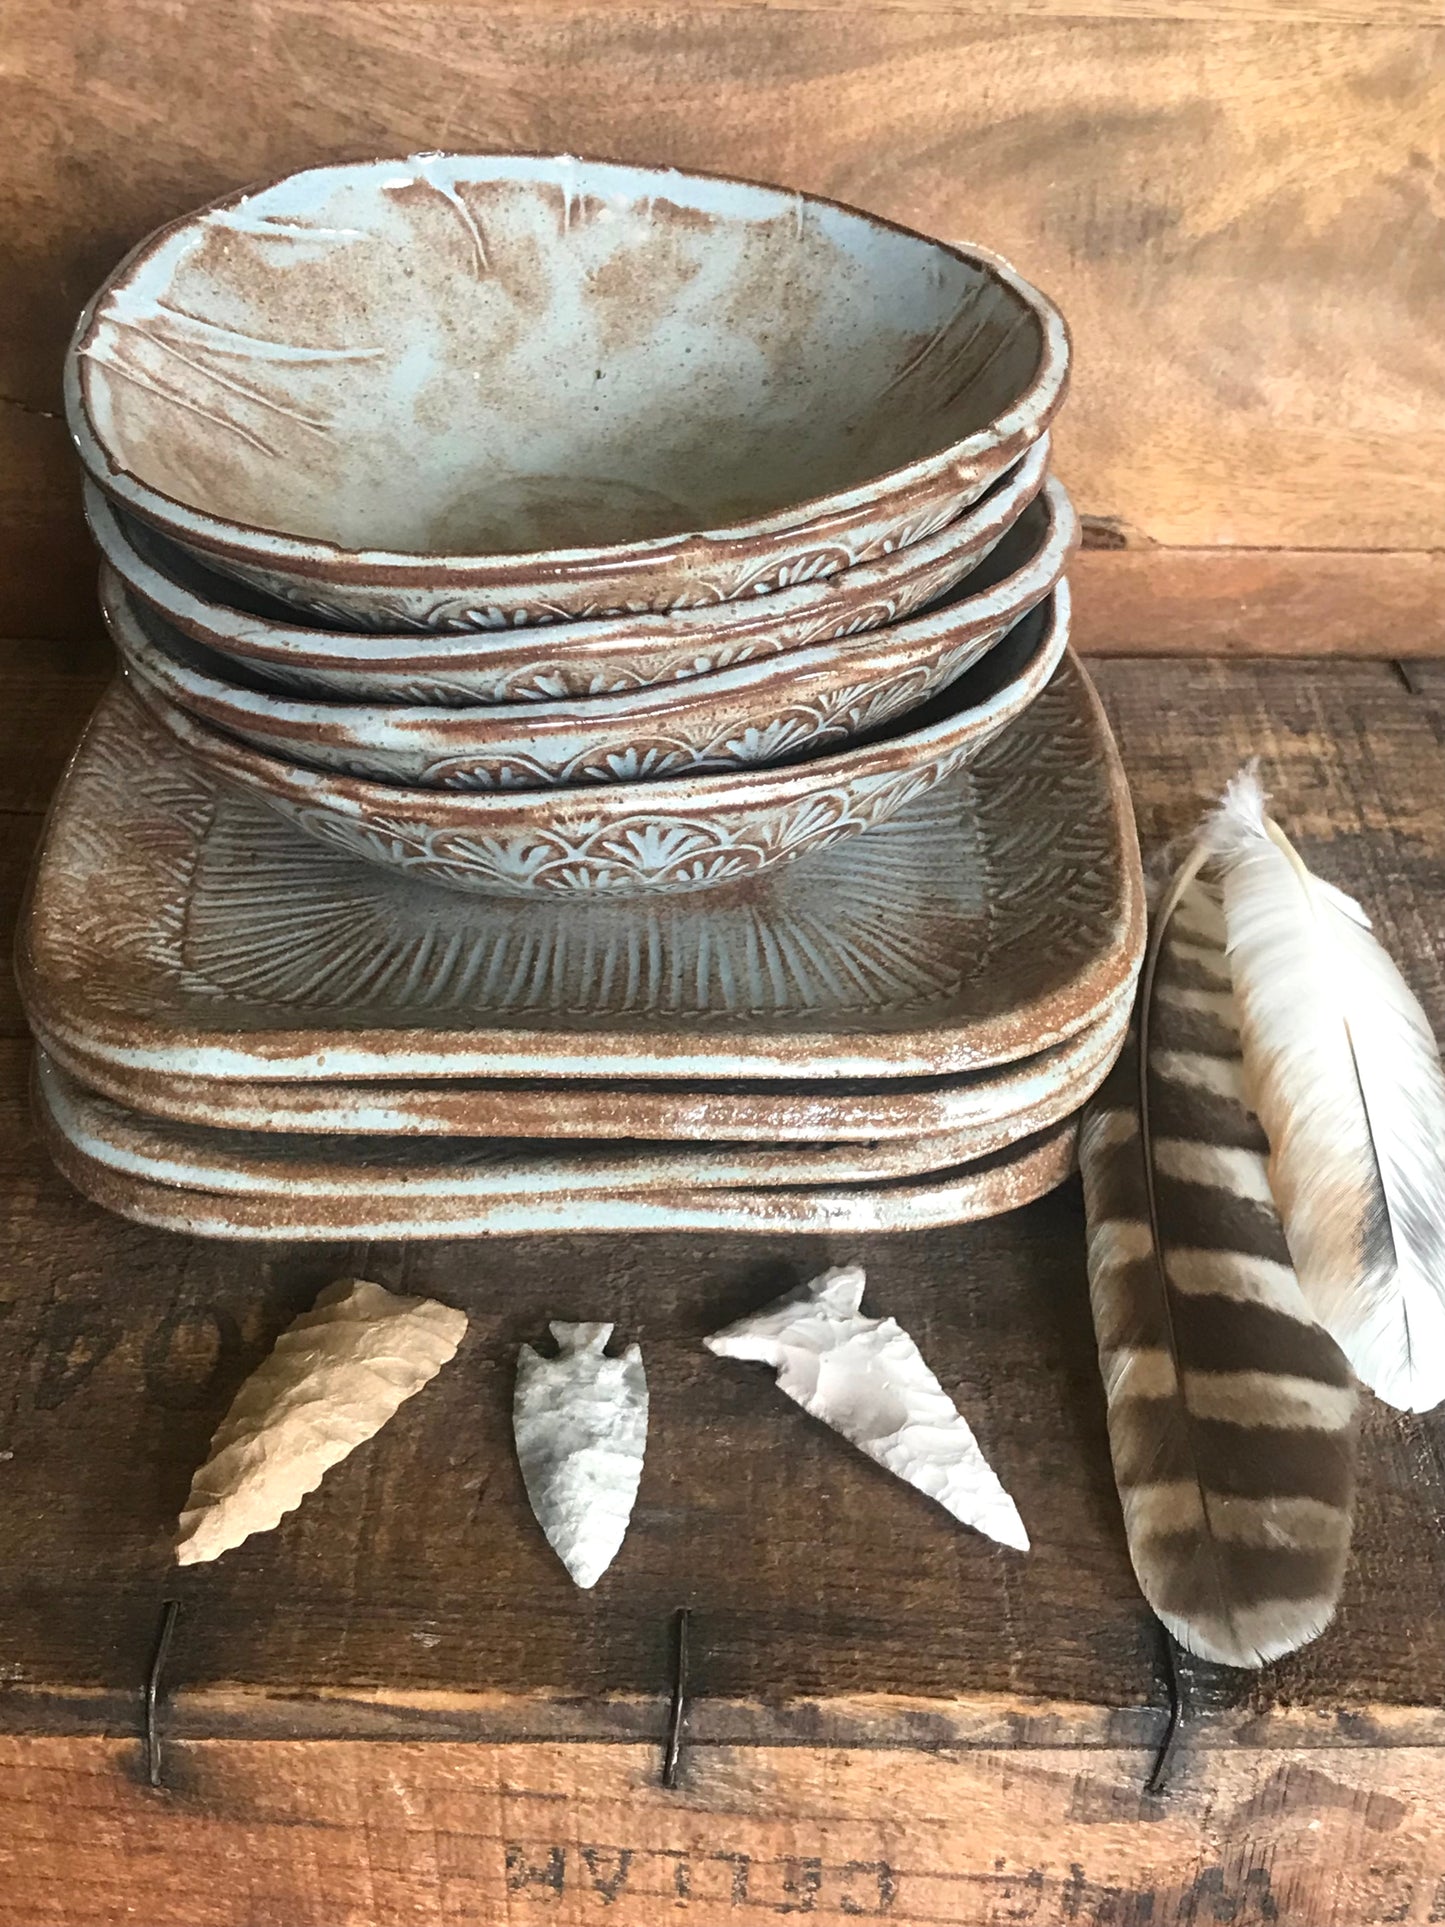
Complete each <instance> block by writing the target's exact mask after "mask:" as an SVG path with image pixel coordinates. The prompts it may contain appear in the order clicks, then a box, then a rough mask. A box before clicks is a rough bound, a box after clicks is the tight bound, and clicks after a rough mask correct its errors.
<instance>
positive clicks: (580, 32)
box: [0, 0, 1445, 646]
mask: <svg viewBox="0 0 1445 1927" xmlns="http://www.w3.org/2000/svg"><path fill="white" fill-rule="evenodd" d="M1087 11H1088V14H1089V17H1079V18H1075V17H1064V16H1055V15H1053V14H1051V13H1049V12H1047V11H1039V12H1037V13H1035V12H1029V13H1027V14H1024V13H1009V12H1007V11H1005V12H996V11H990V12H987V13H984V12H969V11H961V10H957V9H955V8H953V7H949V6H928V5H912V4H910V5H908V6H901V7H862V6H859V5H857V4H856V0H854V4H851V5H846V6H842V5H828V4H820V5H809V6H806V7H803V6H799V7H794V6H783V7H778V6H772V5H763V4H760V5H756V6H734V7H689V8H685V9H657V8H653V9H645V8H636V7H632V6H622V5H606V4H596V3H594V4H588V5H572V4H566V5H563V4H551V3H550V0H549V3H546V4H544V3H543V0H533V3H532V4H529V5H504V6H496V7H479V6H472V5H457V4H453V0H410V3H409V4H407V5H405V6H391V5H383V4H380V0H369V3H368V4H352V5H347V6H344V7H323V6H322V5H320V4H319V0H228V4H227V5H225V6H223V7H210V6H202V5H201V4H199V0H125V4H122V3H121V0H91V4H88V5H86V6H84V7H74V8H43V7H42V8H21V7H19V6H15V7H14V8H13V9H12V24H11V25H10V27H9V29H8V32H7V35H6V51H5V56H4V58H5V61H6V66H5V70H4V73H5V77H3V78H0V96H3V97H4V98H5V100H6V101H7V104H11V105H12V118H13V119H14V120H15V123H16V124H17V125H19V124H23V125H24V126H25V128H26V132H27V138H26V139H25V140H24V141H16V142H13V143H11V144H10V145H9V146H8V147H7V149H6V152H5V158H4V161H3V164H0V207H3V208H6V209H8V210H10V211H11V214H12V217H13V218H11V219H10V220H9V221H8V222H7V223H6V224H5V239H4V240H3V242H0V395H3V396H5V397H7V398H8V405H0V631H4V630H5V629H9V630H10V631H11V632H12V633H13V632H15V631H16V630H18V629H23V630H25V631H28V632H31V633H37V634H44V633H51V634H65V633H69V632H70V631H71V630H72V629H73V628H74V626H75V625H76V624H77V623H78V622H80V621H81V620H83V616H84V609H85V603H84V600H83V597H82V594H81V591H80V587H79V584H80V582H81V580H82V578H83V574H84V565H83V557H84V553H85V550H84V545H83V540H82V538H81V536H80V534H79V531H78V523H77V519H76V505H75V489H74V482H73V476H72V473H71V464H70V459H69V455H68V451H67V448H66V444H65V437H64V431H63V428H62V426H61V424H60V423H59V422H58V421H55V420H52V419H50V418H49V415H48V414H47V412H46V411H50V412H51V413H53V411H54V410H55V408H56V405H57V404H56V396H57V392H58V368H59V360H60V354H61V350H62V347H63V343H64V340H65V336H66V333H67V331H68V329H69V326H70V324H71V320H72V318H73V316H74V314H75V312H76V310H77V309H78V307H79V306H80V303H81V302H82V300H83V299H84V297H85V295H86V293H87V292H88V291H89V289H90V288H91V287H92V286H93V285H94V284H95V282H96V281H97V280H98V279H99V277H100V276H101V275H102V274H103V273H104V272H105V270H106V269H107V268H108V267H109V266H110V265H111V264H112V263H113V262H114V261H115V260H116V259H117V258H118V256H119V255H120V254H121V253H122V252H123V251H124V250H125V248H127V247H128V246H129V245H130V244H131V243H132V242H133V241H135V240H136V239H137V238H139V236H140V235H142V234H143V233H144V232H146V231H147V230H148V229H149V228H150V227H151V226H153V225H154V224H155V223H156V222H158V221H160V220H163V219H166V218H169V217H171V216H173V215H175V214H177V213H180V212H181V211H183V210H184V209H186V208H188V207H191V206H193V205H195V204H196V203H198V202H200V201H202V200H204V199H205V198H207V197H208V196H210V195H213V194H216V193H219V192H222V191H224V190H226V189H229V188H232V187H234V186H236V185H238V184H240V183H243V182H245V181H246V180H248V179H254V178H258V177H261V176H264V175H267V174H271V173H275V172H277V171H280V170H283V169H285V168H288V167H295V166H299V165H303V164H306V163H308V162H312V161H316V160H321V159H325V158H330V157H340V156H355V155H358V154H364V153H369V152H375V151H377V150H378V149H386V148H391V149H394V150H402V149H406V148H414V147H419V146H427V147H432V146H443V145H450V146H460V147H467V146H480V147H498V146H509V145H511V146H523V147H542V148H558V147H565V148H570V149H572V150H574V151H575V150H581V151H596V152H613V153H619V154H623V155H626V156H628V157H631V158H636V159H643V160H671V161H675V162H677V163H679V164H682V165H689V166H699V167H705V168H713V169H721V170H734V171H740V172H746V173H751V174H755V175H763V176H771V177H775V178H780V179H784V180H787V181H790V182H793V183H796V184H797V185H799V186H802V187H805V188H811V189H816V190H820V191H823V192H826V193H831V194H836V195H840V196H842V197H844V198H846V199H851V200H854V201H857V202H860V203H862V204H864V205H866V206H869V207H872V208H876V209H877V210H878V211H880V212H882V213H885V214H888V215H892V216H895V217H897V218H901V219H904V220H908V221H912V222H916V223H918V224H920V225H922V226H924V227H926V228H929V229H931V230H933V231H936V232H939V233H942V234H945V235H950V234H951V235H960V236H962V235H968V236H973V237H975V238H979V239H983V240H985V241H987V242H989V243H990V244H992V245H994V246H996V247H998V248H999V249H1000V250H1001V251H1002V252H1004V253H1005V254H1008V255H1010V256H1011V257H1013V258H1014V259H1015V260H1017V261H1018V263H1019V264H1020V266H1022V267H1023V268H1024V269H1025V271H1026V272H1028V273H1030V274H1031V275H1033V276H1034V277H1035V278H1037V279H1038V280H1039V282H1040V283H1041V284H1042V285H1043V286H1045V287H1046V288H1048V289H1049V290H1050V291H1051V292H1052V293H1054V294H1055V295H1056V296H1057V297H1058V299H1059V300H1060V302H1061V303H1062V305H1063V306H1064V308H1065V310H1066V311H1067V313H1068V314H1069V316H1070V319H1071V322H1072V324H1073V327H1074V330H1075V335H1076V343H1077V379H1076V382H1075V387H1074V396H1073V401H1072V403H1071V406H1070V409H1069V411H1068V414H1067V416H1066V419H1065V422H1064V425H1063V427H1062V429H1061V432H1060V460H1061V466H1062V470H1063V473H1064V475H1065V478H1066V480H1067V481H1068V482H1069V483H1070V485H1071V486H1072V487H1073V489H1074V490H1075V492H1076V494H1077V497H1078V500H1079V503H1080V506H1081V508H1082V509H1083V510H1084V511H1085V512H1086V513H1088V514H1090V515H1094V516H1098V517H1104V518H1110V520H1111V521H1113V522H1114V523H1116V524H1118V525H1120V526H1122V527H1124V528H1126V529H1127V530H1129V531H1130V532H1131V533H1132V534H1133V535H1134V536H1136V537H1138V538H1142V539H1147V540H1149V541H1152V542H1155V543H1158V544H1162V545H1165V546H1168V547H1180V546H1200V545H1203V546H1221V545H1222V546H1232V545H1236V544H1237V545H1241V546H1244V547H1247V548H1270V549H1273V548H1286V549H1290V548H1306V549H1315V548H1342V549H1346V550H1351V551H1359V550H1374V549H1382V550H1389V551H1396V552H1398V551H1402V550H1403V551H1437V550H1441V549H1445V406H1442V397H1445V364H1442V359H1441V350H1440V334H1439V328H1438V314H1439V309H1440V305H1441V301H1442V297H1445V279H1442V275H1445V268H1442V263H1445V248H1442V246H1441V234H1442V216H1445V200H1442V187H1441V183H1442V178H1445V32H1442V30H1441V29H1440V26H1439V22H1438V19H1437V18H1436V17H1435V16H1434V15H1432V12H1431V10H1430V8H1429V7H1428V5H1422V6H1421V7H1420V8H1419V10H1418V11H1417V10H1416V9H1415V8H1414V7H1413V6H1405V5H1397V6H1395V7H1392V8H1391V9H1390V10H1389V13H1388V15H1385V14H1382V13H1380V12H1379V10H1377V9H1374V8H1370V9H1365V8H1363V6H1361V7H1360V8H1357V9H1353V8H1347V7H1342V8H1341V9H1339V10H1337V9H1335V8H1334V7H1324V8H1321V9H1318V10H1315V9H1304V10H1297V9H1295V8H1293V7H1289V6H1276V7H1265V6H1263V5H1262V4H1261V5H1259V6H1257V7H1241V8H1239V9H1233V8H1230V9H1228V11H1227V13H1226V14H1224V15H1222V17H1217V18H1216V17H1202V16H1201V15H1196V13H1195V12H1194V10H1193V8H1192V7H1191V8H1189V9H1188V10H1176V9H1174V8H1172V7H1167V6H1162V7H1159V8H1157V9H1146V10H1145V12H1144V13H1142V14H1137V15H1136V14H1135V13H1134V12H1132V11H1130V12H1124V11H1122V10H1121V11H1117V12H1116V11H1114V9H1113V7H1112V5H1111V4H1110V5H1101V6H1100V7H1092V6H1091V7H1090V8H1089V9H1088V10H1087ZM1204 11H1205V12H1206V13H1208V14H1209V15H1211V16H1212V15H1213V14H1214V13H1215V12H1216V11H1218V10H1216V9H1214V8H1209V9H1206V10H1204ZM1316 11H1317V12H1320V13H1323V14H1326V15H1328V16H1330V17H1328V18H1324V19H1320V18H1313V17H1309V16H1310V15H1311V14H1313V13H1314V12H1316ZM1337 12H1338V17H1336V15H1337ZM1364 12H1368V14H1369V16H1370V17H1369V18H1368V19H1366V18H1361V17H1359V15H1360V14H1361V13H1364ZM1156 14H1158V15H1163V16H1165V17H1153V16H1154V15H1156ZM1387 19H1389V20H1394V21H1396V22H1397V24H1385V21H1386V20H1387ZM1412 21H1413V22H1414V24H1409V23H1410V22H1412ZM1155 561H1157V558H1155ZM1421 566H1423V567H1426V568H1428V567H1430V566H1432V565H1430V564H1428V563H1427V564H1422V565H1421ZM1153 567H1154V561H1151V562H1144V561H1141V562H1140V564H1139V565H1138V566H1137V579H1139V580H1141V581H1143V580H1148V579H1150V578H1151V571H1152V568H1153ZM1163 595H1164V600H1165V606H1166V610H1167V606H1168V602H1169V599H1170V592H1169V591H1168V590H1167V589H1166V590H1165V591H1164V592H1163ZM1233 634H1234V631H1233V630H1231V629H1230V628H1229V626H1228V624H1226V633H1225V638H1224V640H1225V642H1226V643H1228V642H1229V641H1230V638H1231V636H1232V635H1233ZM1251 646H1252V645H1251Z"/></svg>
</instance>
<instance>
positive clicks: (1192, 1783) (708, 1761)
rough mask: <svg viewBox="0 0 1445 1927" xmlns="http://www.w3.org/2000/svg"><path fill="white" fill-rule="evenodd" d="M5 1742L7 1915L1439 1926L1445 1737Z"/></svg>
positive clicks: (364, 1925) (423, 1922)
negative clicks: (1313, 1748) (1155, 1770)
mask: <svg viewBox="0 0 1445 1927" xmlns="http://www.w3.org/2000/svg"><path fill="white" fill-rule="evenodd" d="M657 1760H658V1756H657V1752H656V1749H654V1748H651V1747H643V1746H636V1745H633V1746H612V1747H576V1746H572V1747H569V1746H546V1745H535V1746H517V1745H511V1746H497V1747H475V1746H459V1745H454V1744H446V1743H433V1744H431V1745H427V1746H416V1745H412V1746H402V1745H375V1744H372V1745H366V1744H356V1743H352V1744H344V1743H341V1744H338V1743H332V1744H324V1743H315V1742H312V1743H308V1744H300V1745H297V1744H290V1745H288V1744H284V1743H276V1742H273V1743H271V1744H269V1745H267V1744H257V1743H250V1744H246V1743H235V1742H231V1743H224V1744H216V1743H212V1744H209V1745H208V1744H199V1745H196V1744H187V1745H179V1746H173V1747H172V1748H171V1749H170V1750H169V1776H170V1780H171V1786H172V1790H171V1791H170V1792H169V1793H166V1794H164V1795H157V1794H155V1793H152V1792H151V1791H150V1790H149V1789H146V1788H143V1787H141V1786H139V1785H137V1784H136V1770H137V1764H138V1763H137V1760H136V1749H135V1748H134V1746H133V1745H129V1744H127V1743H125V1742H123V1741H118V1740H114V1739H112V1740H109V1741H103V1742H101V1741H92V1742H80V1741H74V1740H72V1741H55V1740H49V1741H31V1742H28V1743H23V1744H19V1745H17V1744H16V1743H13V1742H12V1743H10V1744H8V1745H7V1744H4V1743H0V1766H3V1769H4V1771H3V1776H0V1822H3V1829H0V1841H3V1844H0V1900H3V1901H4V1903H6V1906H7V1917H8V1918H10V1919H12V1920H14V1921H15V1922H16V1923H17V1927H19V1923H21V1922H23V1923H24V1927H113V1924H114V1923H117V1922H120V1921H123V1920H128V1919H132V1918H135V1917H136V1912H135V1910H136V1907H137V1903H138V1901H139V1902H140V1904H142V1905H143V1906H144V1910H145V1912H144V1918H145V1919H146V1921H147V1923H149V1927H279V1923H283V1922H284V1923H285V1927H441V1924H442V1923H443V1922H445V1923H449V1924H450V1923H457V1922H461V1921H502V1920H506V1921H508V1922H514V1923H515V1922H522V1921H531V1920H536V1921H551V1922H556V1923H558V1927H582V1923H590V1922H593V1921H596V1920H598V1919H604V1920H608V1921H611V1922H615V1923H616V1927H657V1923H659V1922H660V1921H664V1920H683V1921H686V1920H690V1919H696V1920H698V1921H705V1922H707V1923H709V1927H721V1923H726V1922H736V1923H739V1927H744V1924H745V1923H750V1922H761V1921H767V1920H774V1921H776V1920H777V1919H778V1918H779V1917H780V1916H781V1917H786V1916H789V1915H806V1916H807V1917H808V1919H809V1920H810V1921H811V1922H816V1923H817V1927H846V1923H851V1922H856V1921H858V1920H860V1919H861V1920H888V1921H891V1922H893V1923H894V1927H942V1924H944V1923H946V1927H1000V1923H1007V1922H1014V1923H1024V1924H1025V1927H1050V1923H1058V1924H1059V1927H1064V1923H1073V1924H1074V1927H1125V1924H1126V1923H1137V1924H1139V1927H1143V1923H1147V1924H1148V1927H1199V1923H1202V1922H1230V1923H1233V1927H1266V1924H1267V1923H1275V1922H1286V1923H1292V1927H1383V1924H1384V1923H1386V1922H1412V1923H1421V1924H1422V1927H1423V1923H1425V1922H1427V1921H1430V1920H1432V1919H1438V1917H1439V1915H1438V1911H1437V1910H1438V1904H1439V1898H1440V1883H1441V1878H1442V1873H1445V1848H1442V1846H1441V1839H1440V1826H1439V1823H1440V1817H1441V1813H1442V1811H1445V1752H1442V1750H1441V1749H1439V1748H1435V1747H1430V1748H1419V1749H1416V1750H1414V1751H1413V1752H1410V1753H1383V1754H1382V1753H1377V1752H1372V1751H1371V1750H1370V1749H1368V1748H1359V1747H1357V1748H1351V1749H1339V1750H1333V1751H1330V1752H1326V1753H1323V1754H1310V1755H1300V1754H1288V1753H1278V1752H1271V1751H1264V1750H1260V1749H1255V1748H1239V1749H1233V1750H1230V1751H1227V1752H1214V1753H1209V1754H1201V1753H1197V1752H1196V1753H1193V1754H1190V1755H1187V1756H1186V1757H1185V1759H1184V1760H1183V1761H1182V1762H1181V1765H1180V1769H1179V1774H1178V1778H1177V1781H1176V1783H1175V1786H1174V1789H1173V1791H1172V1792H1171V1794H1170V1795H1169V1797H1167V1798H1159V1797H1151V1796H1149V1795H1146V1794H1144V1793H1143V1792H1142V1790H1141V1780H1142V1777H1143V1775H1144V1774H1145V1773H1146V1772H1147V1770H1148V1764H1149V1762H1148V1756H1147V1754H1145V1753H1142V1752H1139V1751H1133V1752H1130V1751H1125V1750H1119V1749H1111V1750H1105V1751H1100V1752H1088V1751H1080V1750H1070V1749H1066V1748H1062V1747H1053V1748H1046V1749H1043V1750H1041V1751H1039V1752H1037V1753H1034V1754H1027V1755H1021V1754H1017V1753H1005V1754H996V1753H995V1754H991V1753H988V1752H975V1753H969V1754H963V1755H946V1754H945V1755H939V1754H930V1753H926V1752H922V1753H921V1752H917V1751H911V1752H890V1751H882V1752H878V1751H849V1752H839V1751H832V1750H829V1751H825V1750H823V1749H821V1748H819V1747H817V1746H801V1747H795V1748H777V1749H768V1750H760V1749H756V1748H717V1749H711V1748H708V1749H702V1748H698V1749H693V1750H691V1751H690V1753H689V1754H688V1755H687V1756H686V1765H685V1778H684V1781H683V1784H682V1786H681V1788H680V1789H679V1791H678V1792H675V1793H672V1792H667V1791H664V1790H663V1789H662V1788H661V1787H659V1786H658V1784H657Z"/></svg>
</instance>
